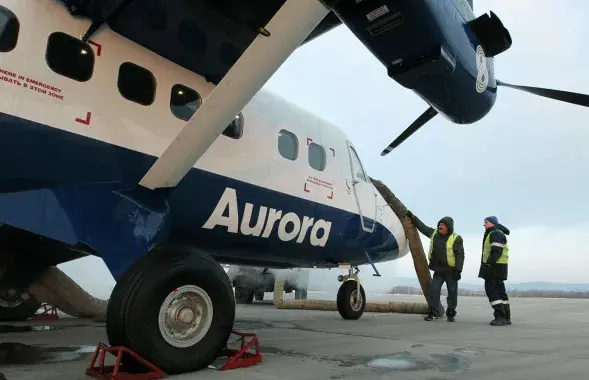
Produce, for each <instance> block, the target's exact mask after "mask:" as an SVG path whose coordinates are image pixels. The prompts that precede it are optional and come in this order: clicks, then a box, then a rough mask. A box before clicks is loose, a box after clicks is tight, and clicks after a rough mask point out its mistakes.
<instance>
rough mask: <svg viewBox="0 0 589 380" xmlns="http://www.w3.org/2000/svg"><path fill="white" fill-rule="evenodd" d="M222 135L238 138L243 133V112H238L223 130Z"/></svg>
mask: <svg viewBox="0 0 589 380" xmlns="http://www.w3.org/2000/svg"><path fill="white" fill-rule="evenodd" d="M223 135H224V136H227V137H230V138H232V139H236V140H237V139H238V138H240V137H241V135H243V114H242V113H241V112H240V113H239V114H237V116H235V119H233V121H232V122H231V124H229V126H228V127H227V128H225V130H224V131H223Z"/></svg>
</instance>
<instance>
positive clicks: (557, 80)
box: [63, 0, 589, 295]
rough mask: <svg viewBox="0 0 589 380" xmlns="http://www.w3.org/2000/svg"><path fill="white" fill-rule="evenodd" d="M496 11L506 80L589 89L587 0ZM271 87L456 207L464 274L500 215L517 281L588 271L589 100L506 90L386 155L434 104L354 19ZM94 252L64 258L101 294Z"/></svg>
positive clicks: (409, 269) (493, 3) (407, 271)
mask: <svg viewBox="0 0 589 380" xmlns="http://www.w3.org/2000/svg"><path fill="white" fill-rule="evenodd" d="M489 10H493V11H494V12H495V13H496V14H497V15H498V16H499V17H500V18H501V20H502V21H503V23H504V25H505V26H506V27H507V28H508V29H509V31H510V33H511V36H512V39H513V46H512V47H511V49H510V50H508V51H507V52H505V53H503V54H501V55H500V56H499V57H497V59H496V60H495V74H496V76H497V77H498V78H499V79H500V80H503V81H505V82H509V83H515V84H522V85H531V86H538V87H549V88H556V89H563V90H568V91H576V92H589V74H588V70H587V65H588V62H589V53H588V52H587V50H586V49H585V46H586V45H587V41H586V39H587V36H589V24H588V23H587V22H586V15H587V14H589V3H588V2H585V1H577V0H566V1H561V2H556V3H555V2H554V1H549V0H517V1H506V0H486V1H482V0H475V13H476V14H477V15H480V14H482V13H484V12H487V11H489ZM265 88H266V89H269V90H271V91H273V92H275V93H277V94H279V95H281V96H282V97H284V98H285V99H287V100H289V101H292V102H293V103H296V104H298V105H300V106H302V107H304V108H306V109H308V110H309V111H311V112H313V113H315V114H317V115H319V116H321V117H323V118H324V119H326V120H329V121H330V122H332V123H334V124H336V125H339V126H340V127H341V128H342V129H343V130H345V132H346V133H347V134H348V136H349V137H350V138H351V140H352V141H353V143H354V144H355V146H356V148H357V150H358V151H359V154H360V156H361V158H362V161H363V163H364V166H365V168H366V169H367V171H368V172H369V174H370V175H371V176H372V177H374V178H377V179H380V180H382V181H383V182H385V183H386V184H387V185H388V186H389V187H390V188H391V189H392V190H393V191H394V192H395V193H396V195H397V196H398V197H399V198H400V199H401V200H402V201H403V202H404V203H405V204H406V205H407V206H408V207H409V208H411V209H412V210H413V211H414V212H415V213H416V214H417V215H419V216H420V218H421V219H422V220H423V221H424V222H426V223H428V224H429V225H432V226H435V224H436V222H437V220H439V219H440V218H441V217H442V216H444V215H450V216H452V217H453V218H454V219H455V223H456V231H457V232H458V233H460V234H462V235H463V237H464V239H465V244H466V255H467V257H466V264H465V270H464V273H463V278H464V279H465V280H469V281H470V280H476V276H477V271H478V260H479V258H480V249H481V237H482V232H483V231H482V221H483V218H484V217H485V216H488V215H496V216H497V217H498V218H499V220H500V222H502V223H504V224H505V225H506V226H508V227H509V228H510V229H511V231H512V233H511V236H510V238H509V239H510V240H509V242H510V281H511V282H521V281H554V282H586V281H587V280H586V268H587V264H588V263H589V259H588V258H587V256H589V250H588V249H587V241H589V219H588V218H587V215H588V214H589V202H588V201H587V197H588V194H589V170H587V163H589V149H588V147H589V109H584V108H582V107H578V106H574V105H569V104H566V103H562V102H558V101H553V100H548V99H545V98H541V97H537V96H534V95H530V94H527V93H524V92H519V91H516V90H512V89H508V88H500V89H499V95H498V99H497V102H496V103H495V107H494V108H493V110H492V111H491V112H490V113H489V114H488V115H487V116H486V117H485V118H484V119H483V120H482V121H479V122H478V123H476V124H472V125H468V126H459V125H455V124H452V123H450V122H449V121H447V120H446V119H444V118H443V117H436V118H434V120H432V121H431V122H430V123H429V124H428V125H426V126H425V127H423V128H422V130H420V131H419V132H418V133H416V134H415V135H413V136H412V137H411V138H409V139H408V140H407V141H406V142H405V143H404V144H403V145H402V146H401V147H400V148H398V149H396V150H395V151H393V152H392V153H390V154H389V155H388V156H386V157H381V156H380V152H381V151H382V149H384V148H385V146H386V145H388V142H390V141H392V140H393V139H394V138H395V137H396V136H397V134H399V133H400V132H401V131H402V130H404V129H405V128H406V127H407V126H408V125H409V124H410V123H411V122H413V120H414V119H415V118H417V117H418V116H419V115H420V114H421V113H422V112H423V111H424V110H425V109H426V108H427V105H426V103H424V101H423V100H421V99H420V98H419V97H417V96H416V95H415V94H414V93H413V92H412V91H409V90H407V89H405V88H403V87H401V86H400V85H398V84H397V83H395V82H394V81H393V80H391V79H389V78H388V77H387V75H386V70H385V68H384V67H383V66H382V65H381V64H380V62H378V61H377V60H376V58H374V57H373V56H372V55H371V54H370V53H369V52H368V50H367V49H366V48H365V47H364V46H363V45H362V44H361V43H360V42H359V41H358V40H357V39H356V38H355V37H354V36H353V35H352V33H351V32H350V31H349V30H348V29H347V28H345V27H338V28H337V29H335V30H333V31H331V32H329V33H328V34H326V35H325V36H323V37H321V38H319V39H316V40H315V41H313V42H311V43H309V44H307V45H306V46H303V47H302V48H300V49H299V50H297V51H296V52H295V53H293V55H292V56H291V57H290V58H289V59H288V60H287V62H286V63H285V64H284V65H283V66H282V67H281V68H280V70H279V71H278V72H277V73H276V74H275V75H274V76H273V77H272V78H271V79H270V81H269V82H268V83H267V84H266V86H265ZM424 243H427V241H426V240H424ZM426 247H427V246H426ZM90 261H95V259H93V258H91V259H85V260H84V261H80V262H78V263H70V264H67V265H65V266H63V268H64V269H65V270H66V271H67V272H68V273H69V274H70V275H72V276H73V277H74V278H75V279H76V280H79V281H80V284H81V285H83V286H85V287H87V288H88V289H89V290H91V291H92V292H93V293H95V294H97V295H101V294H103V293H104V292H105V291H106V292H107V291H109V290H110V286H112V277H110V274H109V273H108V271H107V270H106V268H103V274H104V276H92V277H93V278H90V277H91V276H86V277H84V276H76V275H75V274H74V272H76V271H79V270H80V269H81V268H82V267H86V266H88V265H90ZM94 268H96V267H94ZM379 268H380V270H381V272H383V274H385V276H383V277H382V278H381V279H378V280H377V279H374V278H372V276H370V275H366V276H364V278H365V279H367V281H370V284H374V285H370V286H369V287H372V286H378V287H383V286H385V287H386V285H387V284H388V283H390V282H392V281H393V277H394V275H395V273H396V274H397V275H399V276H415V272H414V270H413V263H412V261H411V258H410V256H408V257H406V258H404V259H402V260H400V261H399V262H398V263H394V264H393V263H391V264H380V265H379ZM367 271H368V268H366V271H365V272H364V273H366V272H367ZM78 273H83V272H78ZM331 273H334V272H333V271H331ZM335 276H336V275H335V274H333V275H332V277H333V278H334V279H335ZM78 277H80V278H78ZM319 277H323V275H320V276H319ZM479 281H480V280H479ZM105 282H107V283H108V284H109V285H108V289H106V288H105V285H104V284H105ZM97 289H99V290H97ZM102 289H105V290H102Z"/></svg>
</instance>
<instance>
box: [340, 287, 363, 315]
mask: <svg viewBox="0 0 589 380" xmlns="http://www.w3.org/2000/svg"><path fill="white" fill-rule="evenodd" d="M365 308H366V294H365V293H364V287H362V285H360V293H358V284H357V283H356V281H355V280H348V281H344V283H343V284H342V285H341V286H340V288H339V290H338V291H337V311H338V312H339V314H340V315H341V316H342V318H343V319H358V318H360V317H361V316H362V314H364V309H365Z"/></svg>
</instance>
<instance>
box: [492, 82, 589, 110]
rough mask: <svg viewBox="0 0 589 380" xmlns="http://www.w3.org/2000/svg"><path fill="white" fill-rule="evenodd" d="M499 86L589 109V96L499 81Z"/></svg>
mask: <svg viewBox="0 0 589 380" xmlns="http://www.w3.org/2000/svg"><path fill="white" fill-rule="evenodd" d="M497 85H498V86H505V87H510V88H514V89H516V90H521V91H525V92H529V93H531V94H535V95H539V96H543V97H545V98H549V99H554V100H560V101H561V102H566V103H572V104H576V105H578V106H583V107H589V95H586V94H579V93H576V92H569V91H561V90H552V89H549V88H539V87H529V86H517V85H514V84H509V83H505V82H502V81H500V80H497Z"/></svg>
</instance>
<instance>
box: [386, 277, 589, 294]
mask: <svg viewBox="0 0 589 380" xmlns="http://www.w3.org/2000/svg"><path fill="white" fill-rule="evenodd" d="M393 286H411V287H418V288H419V287H420V286H419V281H417V279H416V278H410V277H397V278H395V281H394V282H393ZM460 287H461V288H463V289H468V290H474V291H482V290H484V286H483V280H482V279H481V282H480V283H478V284H476V283H468V282H463V281H460ZM505 287H506V288H507V290H523V291H529V290H544V291H560V292H587V291H589V284H567V283H558V282H541V281H537V282H521V283H513V282H509V281H507V282H506V283H505Z"/></svg>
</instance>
